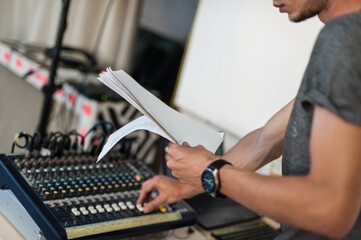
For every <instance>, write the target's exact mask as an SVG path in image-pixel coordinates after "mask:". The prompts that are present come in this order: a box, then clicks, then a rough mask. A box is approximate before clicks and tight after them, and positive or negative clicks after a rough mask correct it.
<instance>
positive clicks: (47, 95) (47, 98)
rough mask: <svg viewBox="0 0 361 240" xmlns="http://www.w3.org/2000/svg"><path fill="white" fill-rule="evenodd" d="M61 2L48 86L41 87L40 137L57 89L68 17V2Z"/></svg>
mask: <svg viewBox="0 0 361 240" xmlns="http://www.w3.org/2000/svg"><path fill="white" fill-rule="evenodd" d="M62 2H63V3H62V11H61V16H60V22H59V26H58V32H57V36H56V42H55V46H54V50H55V51H54V55H53V58H52V63H51V66H50V75H49V81H48V84H47V85H45V86H44V87H43V92H44V101H43V107H42V112H41V118H40V122H39V125H38V128H37V130H38V131H39V133H40V135H41V136H42V137H44V136H45V134H46V129H47V126H48V123H49V116H50V112H51V108H52V105H53V99H52V96H53V94H54V92H55V91H56V88H57V86H56V85H55V77H56V70H57V67H58V63H59V58H60V51H61V46H62V42H63V36H64V32H65V29H66V25H67V22H66V19H67V16H68V11H69V5H70V0H62Z"/></svg>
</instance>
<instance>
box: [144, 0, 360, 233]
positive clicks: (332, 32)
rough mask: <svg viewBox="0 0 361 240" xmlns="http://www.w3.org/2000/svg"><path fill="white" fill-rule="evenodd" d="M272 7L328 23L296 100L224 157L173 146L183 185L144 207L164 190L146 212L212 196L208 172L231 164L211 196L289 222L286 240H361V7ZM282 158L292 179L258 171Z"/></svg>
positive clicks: (305, 2) (152, 185)
mask: <svg viewBox="0 0 361 240" xmlns="http://www.w3.org/2000/svg"><path fill="white" fill-rule="evenodd" d="M273 3H274V6H275V7H277V8H279V10H280V12H282V13H288V16H289V19H290V20H291V21H294V22H300V21H303V20H305V19H307V18H310V17H313V16H315V15H318V17H319V18H320V20H321V21H322V22H324V23H326V25H325V27H324V28H323V29H322V31H321V32H320V34H319V36H318V39H317V41H316V43H315V46H314V49H313V52H312V55H311V58H310V61H309V64H308V67H307V69H306V72H305V75H304V77H303V80H302V84H301V86H300V89H299V92H298V94H297V96H296V98H295V99H294V100H292V101H291V102H290V103H289V104H287V105H286V106H285V107H284V108H283V109H281V110H280V111H279V112H278V113H276V114H275V115H274V116H273V117H272V118H271V119H270V120H269V121H268V122H267V124H266V125H265V126H264V127H262V128H260V129H257V130H255V131H253V132H251V133H249V134H248V135H246V136H245V137H244V138H242V139H241V140H240V141H239V142H238V143H237V144H236V145H235V146H234V147H233V148H232V149H230V150H229V151H228V152H227V153H226V154H225V155H224V156H216V155H214V154H212V153H211V152H209V151H207V150H205V149H204V148H203V147H202V146H196V147H190V146H187V144H184V145H183V146H179V145H176V144H172V143H171V144H170V145H169V150H168V153H169V160H168V161H167V165H168V167H169V168H170V169H171V170H172V173H173V175H174V176H175V177H177V178H178V179H179V181H176V180H172V179H169V178H166V177H163V176H158V177H155V178H153V179H151V180H148V181H147V182H145V183H144V184H143V186H142V189H141V194H140V197H139V200H138V202H139V203H142V202H145V201H147V200H149V193H150V192H151V191H152V190H153V189H157V190H158V193H159V194H158V197H157V198H155V199H154V200H150V201H149V202H148V204H147V206H146V208H145V209H144V211H145V212H149V211H151V210H153V209H154V208H155V207H157V206H158V205H160V204H161V203H165V202H166V203H172V202H175V201H178V200H180V199H182V198H189V197H192V196H194V195H196V194H199V193H201V192H204V190H203V189H202V184H201V183H202V182H201V179H202V180H203V183H204V186H206V184H207V181H204V177H205V176H206V175H204V174H203V176H202V173H203V172H207V170H206V171H205V169H206V168H207V166H213V167H214V165H216V164H215V161H216V160H218V159H224V160H227V161H228V162H229V163H231V164H232V165H230V164H227V162H224V161H223V162H222V161H217V162H218V163H220V162H221V164H218V166H216V168H217V169H219V171H218V175H217V176H215V178H216V177H218V178H219V181H220V188H219V189H218V192H217V189H216V188H212V189H213V190H210V191H212V194H217V193H221V194H224V195H226V196H228V197H230V198H232V199H234V200H236V201H238V202H240V203H241V204H243V205H245V206H247V207H248V208H250V209H252V210H254V211H256V212H258V213H261V214H263V215H266V216H269V217H271V218H273V219H276V220H278V221H280V222H281V223H282V233H281V234H280V236H278V238H277V239H327V238H344V239H360V238H361V217H360V206H361V146H360V143H361V10H360V9H361V0H274V2H273ZM281 155H283V157H282V159H283V170H282V171H283V177H271V176H261V175H258V174H256V173H254V172H253V171H254V170H256V169H258V168H259V167H261V166H263V165H264V164H266V163H268V162H270V161H272V160H274V159H277V158H278V157H280V156H281ZM211 164H212V165H211ZM205 189H206V190H207V191H208V189H207V188H206V187H205ZM214 189H215V190H214ZM286 224H287V225H286Z"/></svg>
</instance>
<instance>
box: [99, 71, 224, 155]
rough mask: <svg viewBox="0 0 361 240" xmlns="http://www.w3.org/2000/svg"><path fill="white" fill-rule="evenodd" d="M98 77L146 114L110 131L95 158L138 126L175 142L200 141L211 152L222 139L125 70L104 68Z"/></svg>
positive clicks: (215, 132) (194, 142)
mask: <svg viewBox="0 0 361 240" xmlns="http://www.w3.org/2000/svg"><path fill="white" fill-rule="evenodd" d="M98 79H99V80H100V81H101V82H102V83H104V84H105V85H107V86H108V87H109V88H111V89H112V90H113V91H115V92H116V93H118V94H119V95H120V96H122V97H123V98H124V99H125V100H127V101H128V102H129V103H130V104H132V105H133V106H134V107H135V108H137V109H138V110H139V111H140V112H141V113H143V114H144V115H145V116H142V117H140V118H138V119H136V120H134V121H132V122H130V123H128V124H127V125H125V126H124V127H122V128H120V129H118V130H117V131H116V132H114V133H113V134H112V135H110V136H109V138H108V141H107V143H106V144H105V146H104V147H103V150H102V152H101V153H100V155H99V157H98V161H99V160H100V159H102V158H103V157H104V156H105V155H106V153H107V152H108V151H109V150H110V149H111V148H112V147H113V146H114V145H115V144H116V143H117V142H118V141H119V140H120V139H122V138H123V137H124V136H126V135H127V134H129V133H131V132H133V131H136V130H139V129H144V130H148V131H151V132H154V133H157V134H159V135H161V136H163V137H165V138H167V139H168V140H170V141H172V142H175V143H178V144H182V143H183V142H188V143H189V144H190V145H191V146H196V145H202V146H204V147H205V148H206V149H207V150H209V151H211V152H215V151H216V150H217V148H218V147H219V145H220V144H221V143H222V141H223V136H224V134H223V133H221V132H217V131H215V130H213V129H210V128H208V127H206V126H204V125H203V124H200V123H198V122H196V121H194V120H192V119H190V118H187V117H186V116H184V115H182V114H181V113H179V112H177V111H175V110H174V109H172V108H170V107H169V106H167V105H166V104H165V103H163V102H162V101H161V100H159V99H158V98H157V97H156V96H154V95H153V94H152V93H150V92H149V91H147V90H146V89H144V88H143V87H142V86H141V85H139V84H138V83H137V82H136V81H135V80H134V79H133V78H132V77H130V76H129V75H128V74H127V73H125V72H124V71H122V70H119V71H112V70H111V69H110V68H107V71H106V72H104V73H102V74H100V75H99V78H98Z"/></svg>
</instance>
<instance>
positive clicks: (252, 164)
mask: <svg viewBox="0 0 361 240" xmlns="http://www.w3.org/2000/svg"><path fill="white" fill-rule="evenodd" d="M293 104H294V99H293V100H292V101H291V102H289V103H288V104H287V105H286V106H284V107H283V108H282V109H281V110H280V111H278V112H277V113H276V114H275V115H274V116H273V117H272V118H271V119H270V120H269V121H268V122H267V123H266V125H265V126H264V127H262V128H259V129H257V130H254V131H252V132H251V133H249V134H247V135H246V136H245V137H243V138H242V139H241V140H240V141H239V142H238V143H237V144H236V145H234V146H233V147H232V148H231V149H230V150H229V151H228V152H227V153H226V154H225V155H223V156H222V158H223V159H226V160H227V161H230V162H232V164H233V165H234V166H236V167H238V168H239V169H241V170H244V171H254V170H257V169H258V168H260V167H262V166H263V165H265V164H267V163H269V162H270V161H272V160H274V159H277V158H279V157H280V156H281V155H282V147H283V139H284V136H285V132H286V128H287V123H288V120H289V118H290V115H291V111H292V108H293Z"/></svg>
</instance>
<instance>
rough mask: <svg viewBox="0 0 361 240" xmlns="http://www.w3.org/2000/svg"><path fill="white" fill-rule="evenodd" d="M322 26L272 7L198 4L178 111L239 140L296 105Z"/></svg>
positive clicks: (260, 0)
mask: <svg viewBox="0 0 361 240" xmlns="http://www.w3.org/2000/svg"><path fill="white" fill-rule="evenodd" d="M322 26H323V23H321V22H320V21H319V19H318V18H317V17H315V18H312V19H310V20H307V21H305V22H302V23H292V22H290V21H289V20H288V16H287V15H286V14H281V13H279V11H278V9H276V8H274V7H273V4H272V1H271V0H267V1H266V0H222V1H220V0H200V2H199V5H198V9H197V13H196V16H195V20H194V23H193V27H192V30H191V33H190V38H189V40H188V43H187V47H186V52H185V55H184V59H183V64H182V67H181V70H180V74H179V78H178V85H177V89H176V92H175V96H174V101H173V104H174V105H175V106H176V107H177V108H179V109H180V110H181V111H182V112H184V113H188V114H189V115H191V116H194V117H196V118H198V119H199V120H201V121H204V122H206V123H209V124H210V125H212V126H213V127H214V128H216V129H217V130H222V131H225V132H226V133H230V134H231V135H233V136H236V137H242V136H244V135H245V134H246V133H248V132H250V131H251V130H254V129H256V128H259V127H261V126H263V125H264V124H265V123H266V121H267V120H268V119H269V118H270V117H271V116H272V115H273V114H274V113H276V112H277V111H278V110H279V109H280V108H282V107H283V106H284V105H285V104H287V103H288V102H289V101H290V100H291V99H293V98H294V97H295V95H296V93H297V89H298V87H299V84H300V82H301V79H302V76H303V72H304V70H305V68H306V65H307V62H308V59H309V57H310V54H311V50H312V46H313V44H314V42H315V40H316V37H317V34H318V32H319V31H320V29H321V28H322Z"/></svg>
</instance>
